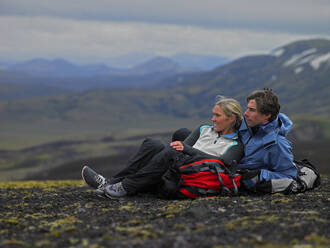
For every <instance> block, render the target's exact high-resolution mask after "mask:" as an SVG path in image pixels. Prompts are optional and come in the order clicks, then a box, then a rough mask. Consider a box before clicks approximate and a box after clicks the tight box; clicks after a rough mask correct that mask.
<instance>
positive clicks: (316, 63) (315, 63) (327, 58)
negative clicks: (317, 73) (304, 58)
mask: <svg viewBox="0 0 330 248" xmlns="http://www.w3.org/2000/svg"><path fill="white" fill-rule="evenodd" d="M326 62H328V65H330V53H326V54H324V55H321V56H318V57H317V58H315V59H313V60H312V61H311V62H310V65H311V66H312V67H313V68H314V70H317V69H319V67H320V66H321V64H322V63H326Z"/></svg>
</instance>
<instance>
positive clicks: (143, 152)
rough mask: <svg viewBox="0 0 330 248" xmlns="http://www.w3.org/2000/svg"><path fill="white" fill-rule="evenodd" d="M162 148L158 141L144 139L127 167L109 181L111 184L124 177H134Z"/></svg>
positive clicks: (162, 145)
mask: <svg viewBox="0 0 330 248" xmlns="http://www.w3.org/2000/svg"><path fill="white" fill-rule="evenodd" d="M164 147H165V145H164V144H163V143H162V142H161V141H160V140H156V139H152V138H146V139H145V140H144V141H143V142H142V144H141V146H140V148H139V150H138V152H137V153H136V154H135V155H134V156H133V157H132V158H131V159H130V160H129V161H128V163H127V166H126V167H125V168H124V169H123V170H121V171H120V172H118V173H117V174H116V175H115V176H113V177H112V178H111V179H110V181H111V183H116V182H119V181H122V180H123V179H124V178H125V177H127V176H129V175H134V174H135V173H136V172H138V171H139V170H140V169H141V168H142V167H144V166H146V165H147V164H148V162H149V161H150V160H151V159H152V158H153V157H154V156H155V155H156V154H157V153H159V152H160V151H162V150H163V149H164Z"/></svg>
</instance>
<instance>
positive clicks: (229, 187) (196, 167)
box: [179, 159, 241, 198]
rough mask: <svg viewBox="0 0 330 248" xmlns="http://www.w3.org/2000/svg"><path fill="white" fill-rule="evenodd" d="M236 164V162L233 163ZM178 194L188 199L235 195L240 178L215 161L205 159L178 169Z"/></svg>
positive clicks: (218, 161)
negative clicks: (179, 183) (179, 175)
mask: <svg viewBox="0 0 330 248" xmlns="http://www.w3.org/2000/svg"><path fill="white" fill-rule="evenodd" d="M235 162H236V161H235ZM179 170H180V172H181V187H180V190H179V191H180V192H181V193H182V194H183V195H185V196H186V197H188V198H196V197H211V196H218V195H227V196H228V195H237V193H238V187H239V186H240V181H239V180H240V179H241V176H240V175H239V174H236V173H234V172H231V171H230V170H229V169H228V168H227V167H226V166H225V165H224V163H223V162H221V161H220V160H217V159H205V160H200V161H197V162H193V163H190V164H185V165H182V166H180V167H179Z"/></svg>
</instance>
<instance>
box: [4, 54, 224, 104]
mask: <svg viewBox="0 0 330 248" xmlns="http://www.w3.org/2000/svg"><path fill="white" fill-rule="evenodd" d="M176 58H177V59H179V58H181V59H182V60H185V59H186V60H187V59H188V58H195V62H196V63H197V60H199V58H201V60H203V59H204V60H205V61H208V58H209V57H206V56H205V57H201V56H197V57H196V56H195V57H194V56H193V55H180V56H179V55H178V57H176ZM216 58H217V57H210V60H213V61H214V63H215V61H216ZM183 63H185V62H183ZM223 63H225V60H224V59H219V63H218V64H223ZM185 64H187V63H185ZM200 71H202V70H201V69H200V68H197V67H185V66H181V65H180V64H178V63H177V62H175V61H174V60H172V59H170V58H165V57H154V58H152V59H150V60H148V61H146V62H144V63H142V64H138V65H135V66H133V67H131V68H112V67H108V66H106V65H104V64H91V65H76V64H73V63H71V62H69V61H67V60H64V59H54V60H47V59H42V58H37V59H32V60H29V61H24V62H20V63H15V64H12V65H7V66H6V67H4V69H2V70H0V87H1V85H5V87H6V89H9V88H15V89H16V88H17V87H18V86H17V85H18V84H19V85H22V87H23V88H25V89H26V91H25V92H26V93H25V95H24V94H18V95H17V98H23V97H30V96H37V95H36V94H31V93H30V92H33V90H34V88H35V85H36V84H37V85H41V84H43V85H44V86H43V88H46V87H49V94H47V91H42V92H41V91H37V92H39V93H40V96H42V95H53V92H59V91H60V89H62V90H63V89H65V90H67V91H84V90H90V89H93V88H125V89H127V88H146V87H148V88H149V87H152V86H154V85H157V82H158V81H159V80H162V79H165V78H167V77H169V76H173V75H177V74H185V73H194V72H200ZM14 84H15V85H14ZM29 86H31V89H29ZM15 89H11V91H14V90H15ZM13 97H14V96H12V95H10V96H9V97H8V98H7V99H12V98H13ZM0 99H3V100H5V99H6V97H5V94H2V93H1V89H0Z"/></svg>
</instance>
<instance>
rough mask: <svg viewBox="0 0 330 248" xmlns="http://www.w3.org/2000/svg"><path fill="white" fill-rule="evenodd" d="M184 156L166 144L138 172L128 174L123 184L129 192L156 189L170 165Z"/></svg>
mask: <svg viewBox="0 0 330 248" xmlns="http://www.w3.org/2000/svg"><path fill="white" fill-rule="evenodd" d="M181 156H182V152H178V151H176V150H174V149H173V148H172V147H170V146H166V147H165V148H163V149H162V150H161V151H160V152H158V153H157V154H156V155H154V156H153V157H152V159H151V160H149V162H148V163H147V164H146V165H145V166H143V167H141V168H140V170H138V171H137V172H136V173H134V174H130V175H128V176H126V177H125V178H124V179H123V180H122V185H123V187H124V189H125V190H126V191H127V193H128V194H135V193H137V192H145V191H154V186H155V185H157V184H159V183H160V182H161V178H162V176H163V174H164V173H165V172H166V171H167V170H168V168H169V166H171V165H172V164H174V163H176V162H177V161H178V160H179V158H180V157H181Z"/></svg>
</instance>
